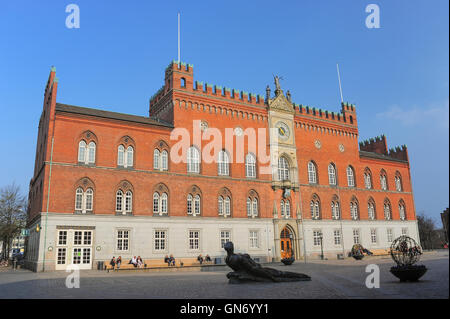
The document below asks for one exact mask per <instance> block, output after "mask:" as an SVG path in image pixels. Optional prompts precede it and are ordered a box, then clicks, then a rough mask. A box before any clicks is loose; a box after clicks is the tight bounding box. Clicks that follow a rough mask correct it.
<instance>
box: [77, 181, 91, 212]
mask: <svg viewBox="0 0 450 319" xmlns="http://www.w3.org/2000/svg"><path fill="white" fill-rule="evenodd" d="M93 208H94V190H93V189H92V188H91V187H89V188H88V189H86V191H84V190H83V188H81V187H78V188H77V189H76V191H75V212H77V213H81V214H86V213H92V211H93Z"/></svg>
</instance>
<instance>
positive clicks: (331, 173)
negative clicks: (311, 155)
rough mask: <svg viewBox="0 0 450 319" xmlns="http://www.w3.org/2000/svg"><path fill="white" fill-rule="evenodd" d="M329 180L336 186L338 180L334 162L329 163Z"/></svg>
mask: <svg viewBox="0 0 450 319" xmlns="http://www.w3.org/2000/svg"><path fill="white" fill-rule="evenodd" d="M328 182H329V184H330V185H331V186H335V185H336V184H337V182H336V167H335V166H334V164H332V163H331V164H330V165H328Z"/></svg>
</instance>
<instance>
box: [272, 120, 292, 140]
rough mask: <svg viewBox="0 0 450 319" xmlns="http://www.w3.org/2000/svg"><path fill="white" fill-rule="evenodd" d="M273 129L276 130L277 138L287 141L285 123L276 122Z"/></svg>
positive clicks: (287, 127)
mask: <svg viewBox="0 0 450 319" xmlns="http://www.w3.org/2000/svg"><path fill="white" fill-rule="evenodd" d="M275 127H276V128H277V131H278V136H279V137H280V138H281V139H284V140H285V139H288V138H289V135H290V130H289V126H287V125H286V123H283V122H278V123H277V124H276V125H275Z"/></svg>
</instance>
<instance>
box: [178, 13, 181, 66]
mask: <svg viewBox="0 0 450 319" xmlns="http://www.w3.org/2000/svg"><path fill="white" fill-rule="evenodd" d="M178 62H181V57H180V13H179V12H178Z"/></svg>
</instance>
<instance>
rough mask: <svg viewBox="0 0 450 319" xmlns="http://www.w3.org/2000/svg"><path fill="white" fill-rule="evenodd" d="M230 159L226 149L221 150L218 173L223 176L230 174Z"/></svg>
mask: <svg viewBox="0 0 450 319" xmlns="http://www.w3.org/2000/svg"><path fill="white" fill-rule="evenodd" d="M229 165H230V160H229V158H228V154H227V152H225V151H223V150H222V151H220V152H219V161H218V174H219V175H222V176H228V175H230V168H229Z"/></svg>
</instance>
